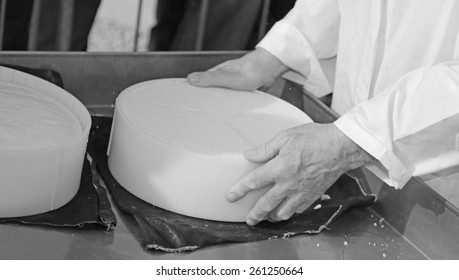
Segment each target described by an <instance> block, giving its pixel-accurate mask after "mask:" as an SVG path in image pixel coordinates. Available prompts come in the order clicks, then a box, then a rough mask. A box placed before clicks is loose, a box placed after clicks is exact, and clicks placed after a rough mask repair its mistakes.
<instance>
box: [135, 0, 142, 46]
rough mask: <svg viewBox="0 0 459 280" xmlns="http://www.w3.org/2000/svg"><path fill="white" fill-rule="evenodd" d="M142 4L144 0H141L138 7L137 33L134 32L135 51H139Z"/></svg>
mask: <svg viewBox="0 0 459 280" xmlns="http://www.w3.org/2000/svg"><path fill="white" fill-rule="evenodd" d="M142 4H143V0H139V6H138V8H137V19H136V22H135V33H134V51H135V52H136V51H138V44H139V29H140V17H141V16H142Z"/></svg>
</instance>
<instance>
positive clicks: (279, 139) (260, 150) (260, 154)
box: [244, 133, 287, 162]
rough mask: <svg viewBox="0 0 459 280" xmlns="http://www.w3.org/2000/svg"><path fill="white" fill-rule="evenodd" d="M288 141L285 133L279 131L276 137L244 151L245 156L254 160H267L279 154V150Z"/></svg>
mask: <svg viewBox="0 0 459 280" xmlns="http://www.w3.org/2000/svg"><path fill="white" fill-rule="evenodd" d="M286 141H287V137H286V136H285V133H279V134H278V135H276V136H275V137H274V138H272V139H271V140H269V141H268V142H266V143H263V144H261V145H260V146H258V147H256V148H253V149H250V150H247V151H245V152H244V157H245V158H246V159H247V160H249V161H253V162H265V161H268V160H270V159H272V158H274V157H276V156H277V155H278V154H279V150H280V149H281V148H282V146H284V144H285V142H286Z"/></svg>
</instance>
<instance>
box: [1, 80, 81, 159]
mask: <svg viewBox="0 0 459 280" xmlns="http://www.w3.org/2000/svg"><path fill="white" fill-rule="evenodd" d="M0 131H1V133H0V150H29V149H39V148H48V147H53V146H59V145H63V144H65V143H67V142H70V140H72V139H74V138H75V137H77V136H79V135H81V133H82V130H81V125H80V122H79V121H78V119H77V118H76V117H75V115H74V114H73V113H72V112H70V110H69V109H68V108H67V107H65V106H63V105H62V104H61V103H59V102H58V101H57V100H55V99H53V98H51V97H49V96H47V95H45V94H43V93H41V92H39V91H36V90H33V89H31V88H27V87H22V86H18V85H15V84H10V83H5V82H1V83H0Z"/></svg>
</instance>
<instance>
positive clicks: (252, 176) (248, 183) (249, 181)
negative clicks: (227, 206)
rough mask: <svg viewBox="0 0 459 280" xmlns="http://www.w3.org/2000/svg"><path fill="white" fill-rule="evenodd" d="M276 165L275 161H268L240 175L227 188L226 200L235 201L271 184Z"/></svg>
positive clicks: (274, 175) (276, 169)
mask: <svg viewBox="0 0 459 280" xmlns="http://www.w3.org/2000/svg"><path fill="white" fill-rule="evenodd" d="M276 166H277V164H276V163H275V162H274V163H272V162H268V163H266V164H265V165H263V166H261V167H258V168H257V169H255V170H253V171H252V172H250V173H249V174H247V175H245V176H244V177H242V178H241V179H240V180H239V181H237V182H236V183H234V184H233V185H232V186H231V187H230V189H229V190H228V192H227V195H226V198H227V199H228V201H229V202H234V201H237V200H239V199H241V198H243V197H244V196H245V195H246V194H247V193H249V192H251V191H253V190H257V189H261V188H263V187H265V186H268V185H271V184H273V182H274V179H275V177H276V174H277V171H278V170H279V168H277V167H276Z"/></svg>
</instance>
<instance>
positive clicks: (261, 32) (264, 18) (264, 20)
mask: <svg viewBox="0 0 459 280" xmlns="http://www.w3.org/2000/svg"><path fill="white" fill-rule="evenodd" d="M270 5H271V0H264V1H263V7H262V8H261V17H260V26H259V28H258V40H257V42H260V40H261V39H263V36H265V34H266V25H267V24H268V16H269V6H270Z"/></svg>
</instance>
